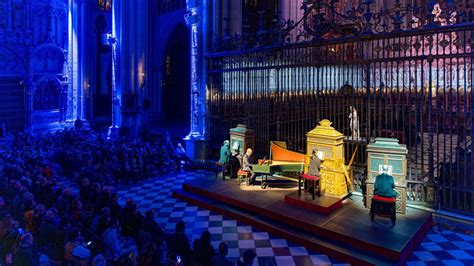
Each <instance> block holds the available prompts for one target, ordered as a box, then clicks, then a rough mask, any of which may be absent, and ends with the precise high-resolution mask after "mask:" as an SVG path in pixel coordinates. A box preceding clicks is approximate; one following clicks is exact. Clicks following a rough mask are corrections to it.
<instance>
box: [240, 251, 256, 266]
mask: <svg viewBox="0 0 474 266" xmlns="http://www.w3.org/2000/svg"><path fill="white" fill-rule="evenodd" d="M256 256H257V254H255V251H254V250H253V249H247V250H245V251H244V254H243V256H242V261H240V260H239V261H237V265H238V266H252V265H253V260H254V259H255V257H256Z"/></svg>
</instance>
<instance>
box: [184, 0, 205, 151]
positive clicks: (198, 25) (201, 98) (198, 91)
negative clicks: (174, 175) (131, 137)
mask: <svg viewBox="0 0 474 266" xmlns="http://www.w3.org/2000/svg"><path fill="white" fill-rule="evenodd" d="M207 1H208V0H187V1H186V3H187V9H188V11H189V13H188V14H186V16H185V20H186V24H187V25H188V26H189V27H190V28H191V126H190V128H191V132H190V133H189V134H188V136H186V137H185V138H184V140H185V141H186V151H187V155H188V157H189V158H190V159H191V160H204V159H205V150H206V149H205V148H206V146H205V140H206V66H205V60H204V51H205V47H204V46H205V44H206V43H207V42H206V24H207V22H206V21H207V12H206V10H207V8H206V5H207Z"/></svg>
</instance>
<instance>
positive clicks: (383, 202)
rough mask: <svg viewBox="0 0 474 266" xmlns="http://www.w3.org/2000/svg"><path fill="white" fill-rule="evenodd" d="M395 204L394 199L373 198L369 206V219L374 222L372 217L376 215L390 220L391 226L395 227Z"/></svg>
mask: <svg viewBox="0 0 474 266" xmlns="http://www.w3.org/2000/svg"><path fill="white" fill-rule="evenodd" d="M395 202H396V199H394V198H386V197H381V196H373V197H372V202H371V205H370V219H371V220H372V221H374V217H375V216H376V215H377V216H380V217H385V218H390V219H391V220H392V224H393V225H395V221H396V213H397V210H396V205H395Z"/></svg>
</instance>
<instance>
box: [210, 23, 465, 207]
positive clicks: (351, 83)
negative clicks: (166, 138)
mask: <svg viewBox="0 0 474 266" xmlns="http://www.w3.org/2000/svg"><path fill="white" fill-rule="evenodd" d="M473 32H474V25H472V24H466V25H463V26H456V27H446V28H443V29H438V30H436V31H432V30H423V31H416V32H402V33H398V34H390V35H384V36H380V35H379V36H372V37H367V36H365V37H357V38H351V39H341V40H333V41H321V42H319V43H313V44H293V45H284V46H281V47H273V48H266V49H265V48H262V49H253V50H247V51H235V52H226V53H214V54H209V55H208V56H207V60H208V66H209V67H208V72H207V73H208V80H207V83H208V84H207V85H208V91H207V110H208V125H209V129H208V132H209V134H210V140H211V141H210V143H216V147H214V148H215V149H217V148H218V147H217V146H219V145H218V144H219V143H222V140H224V139H226V138H228V130H229V128H231V127H235V126H236V125H237V124H238V123H245V124H247V125H248V127H249V128H252V129H254V130H255V133H256V147H255V148H256V149H255V150H256V155H257V156H261V157H263V156H264V155H267V154H268V148H269V142H270V140H283V141H286V142H287V143H288V147H289V148H290V149H292V150H295V151H300V152H304V151H305V143H306V137H305V134H306V132H308V131H310V130H311V129H313V128H314V127H315V126H316V125H317V123H318V121H320V120H321V119H324V118H326V119H329V120H330V121H332V122H333V126H334V127H335V128H336V129H337V130H339V131H340V132H342V133H344V135H346V136H349V137H348V138H347V139H346V141H345V145H346V146H345V147H346V159H347V160H349V159H350V155H351V154H352V151H353V150H354V149H355V147H356V146H357V145H359V147H360V149H359V151H358V152H357V155H356V159H355V163H354V164H355V166H359V167H361V168H363V167H365V165H366V152H365V148H366V144H367V143H368V142H369V141H370V140H373V138H375V137H395V138H398V139H399V140H400V142H401V143H403V144H406V145H407V147H408V149H409V154H408V176H407V179H408V181H409V184H408V199H409V200H410V201H413V202H414V203H417V204H432V203H433V202H434V201H435V198H434V197H433V195H428V194H427V193H426V192H427V191H428V187H430V186H432V187H433V186H434V187H437V188H439V189H440V192H441V193H440V196H441V202H442V206H443V208H446V209H452V210H458V211H466V212H473V211H474V184H473V182H472V179H473V176H474V169H473V168H472V161H473V159H474V155H473V153H472V152H471V149H472V137H473V134H474V133H473V131H472V123H473V119H474V118H473V105H472V104H471V103H472V99H473V95H472V93H471V87H472V83H473V74H474V72H473V65H472V58H473V54H472V51H471V42H472V41H473V40H472V36H473ZM349 106H354V107H355V108H356V110H357V112H358V117H359V122H360V132H361V139H358V140H357V139H352V138H351V137H350V135H351V131H350V126H349ZM211 149H212V147H211Z"/></svg>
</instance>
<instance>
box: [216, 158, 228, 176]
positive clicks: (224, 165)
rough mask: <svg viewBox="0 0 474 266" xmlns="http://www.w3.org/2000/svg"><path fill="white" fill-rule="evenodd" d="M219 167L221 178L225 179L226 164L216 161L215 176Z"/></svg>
mask: <svg viewBox="0 0 474 266" xmlns="http://www.w3.org/2000/svg"><path fill="white" fill-rule="evenodd" d="M219 167H220V169H221V172H222V180H225V169H226V167H227V164H225V163H221V162H216V178H217V176H218V175H219Z"/></svg>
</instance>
